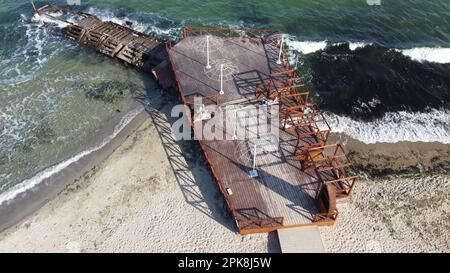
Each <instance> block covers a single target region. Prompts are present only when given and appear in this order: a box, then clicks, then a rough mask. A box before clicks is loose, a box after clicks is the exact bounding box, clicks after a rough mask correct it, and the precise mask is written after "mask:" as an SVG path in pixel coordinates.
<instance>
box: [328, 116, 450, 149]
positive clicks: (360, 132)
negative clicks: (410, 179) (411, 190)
mask: <svg viewBox="0 0 450 273" xmlns="http://www.w3.org/2000/svg"><path fill="white" fill-rule="evenodd" d="M325 116H326V117H327V121H328V122H329V123H330V126H331V128H332V130H333V132H340V133H345V134H347V135H349V136H351V137H353V138H355V139H358V140H360V141H362V142H364V143H376V142H388V143H395V142H399V141H423V142H435V141H436V142H441V143H446V144H449V143H450V111H448V110H447V111H445V110H431V111H429V112H425V113H411V112H406V111H400V112H390V113H386V114H385V115H384V116H383V117H382V118H380V119H377V120H374V121H370V122H363V121H357V120H353V119H351V118H348V117H343V116H339V115H336V114H333V113H326V114H325Z"/></svg>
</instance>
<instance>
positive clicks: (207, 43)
mask: <svg viewBox="0 0 450 273" xmlns="http://www.w3.org/2000/svg"><path fill="white" fill-rule="evenodd" d="M206 69H211V65H210V64H209V35H206Z"/></svg>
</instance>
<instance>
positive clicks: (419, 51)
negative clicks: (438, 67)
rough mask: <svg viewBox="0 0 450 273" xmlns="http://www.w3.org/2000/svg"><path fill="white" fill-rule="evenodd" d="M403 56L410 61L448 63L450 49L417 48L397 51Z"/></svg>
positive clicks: (449, 61) (449, 60)
mask: <svg viewBox="0 0 450 273" xmlns="http://www.w3.org/2000/svg"><path fill="white" fill-rule="evenodd" d="M399 51H400V52H402V53H403V55H406V56H409V57H410V58H411V59H413V60H416V61H419V62H423V61H427V62H434V63H450V48H442V47H417V48H412V49H401V50H399Z"/></svg>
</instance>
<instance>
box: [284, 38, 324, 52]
mask: <svg viewBox="0 0 450 273" xmlns="http://www.w3.org/2000/svg"><path fill="white" fill-rule="evenodd" d="M286 44H287V45H288V46H289V49H290V50H294V51H297V52H301V53H303V54H310V53H314V52H317V51H320V50H324V49H325V47H327V45H328V42H327V41H321V42H313V41H297V40H294V39H291V38H288V39H286Z"/></svg>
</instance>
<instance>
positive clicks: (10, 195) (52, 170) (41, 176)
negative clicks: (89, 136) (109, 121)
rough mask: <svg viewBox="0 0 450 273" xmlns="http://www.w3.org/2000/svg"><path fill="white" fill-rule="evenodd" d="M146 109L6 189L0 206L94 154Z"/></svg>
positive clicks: (138, 111) (134, 111) (123, 118)
mask: <svg viewBox="0 0 450 273" xmlns="http://www.w3.org/2000/svg"><path fill="white" fill-rule="evenodd" d="M143 111H144V107H139V108H138V109H135V110H132V111H130V112H128V113H127V114H125V116H123V117H122V119H121V120H120V122H119V123H118V124H117V125H116V126H115V127H114V131H113V133H112V134H111V135H109V136H108V137H106V138H105V139H104V140H103V141H102V143H101V144H100V145H98V146H96V147H94V148H91V149H88V150H85V151H83V152H81V153H79V154H77V155H75V156H72V157H71V158H69V159H67V160H65V161H62V162H60V163H58V164H56V165H53V166H50V167H48V168H46V169H44V170H42V171H40V172H39V173H37V174H36V175H35V176H33V177H31V178H29V179H26V180H24V181H22V182H21V183H19V184H17V185H15V186H13V187H11V188H10V189H8V190H6V191H5V192H4V193H1V194H0V206H1V205H3V203H5V202H10V201H12V200H13V199H14V198H15V197H17V196H18V195H19V194H21V193H24V192H27V191H29V190H32V189H33V188H34V187H36V186H37V185H39V184H40V183H41V182H42V181H44V180H45V179H47V178H50V177H51V176H53V175H55V174H57V173H59V172H61V171H62V170H64V169H65V168H67V167H69V166H70V165H71V164H72V163H75V162H77V161H79V160H80V159H82V158H83V157H85V156H87V155H89V154H92V153H94V152H96V151H98V150H100V149H102V148H103V147H105V146H106V145H107V144H108V143H109V142H110V141H111V140H113V139H114V138H115V137H116V136H117V135H118V134H119V133H120V132H121V131H122V130H123V129H124V128H125V127H126V125H127V124H129V123H130V122H131V121H132V120H133V119H134V118H135V117H137V116H138V115H139V114H140V113H142V112H143Z"/></svg>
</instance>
